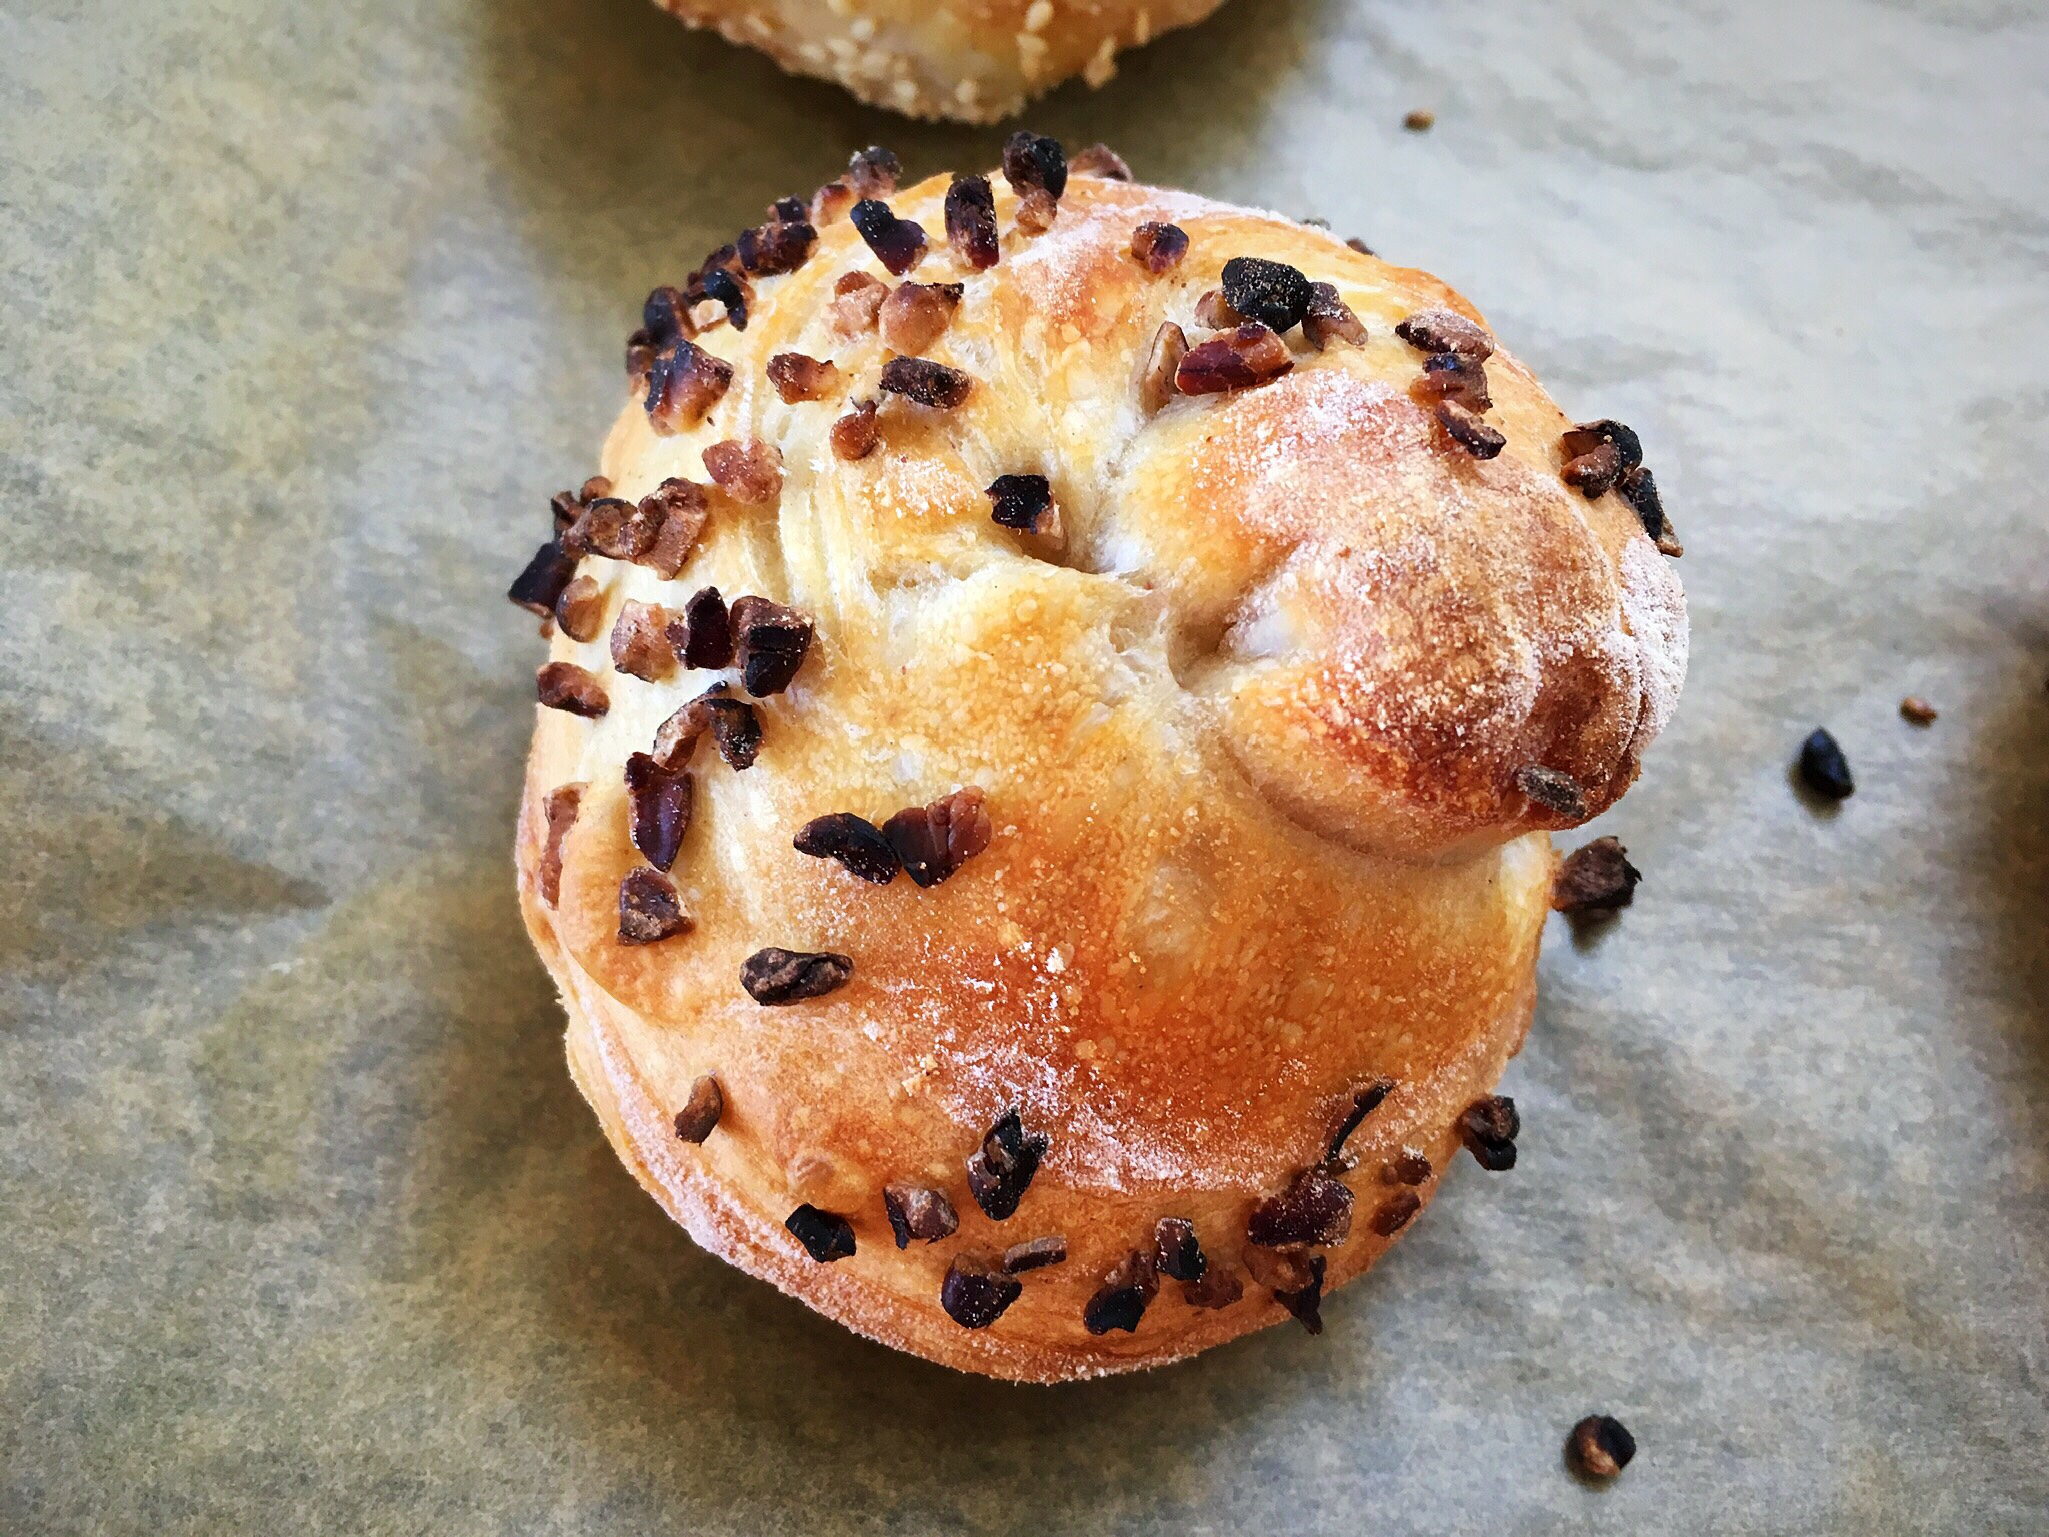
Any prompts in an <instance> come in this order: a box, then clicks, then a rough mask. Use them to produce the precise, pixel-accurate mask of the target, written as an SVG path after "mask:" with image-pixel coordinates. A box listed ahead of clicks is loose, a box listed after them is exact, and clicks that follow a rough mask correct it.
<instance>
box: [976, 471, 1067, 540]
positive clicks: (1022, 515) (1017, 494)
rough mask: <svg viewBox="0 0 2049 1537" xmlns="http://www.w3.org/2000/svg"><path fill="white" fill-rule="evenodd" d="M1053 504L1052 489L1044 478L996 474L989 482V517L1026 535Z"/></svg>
mask: <svg viewBox="0 0 2049 1537" xmlns="http://www.w3.org/2000/svg"><path fill="white" fill-rule="evenodd" d="M1052 505H1053V488H1052V486H1050V485H1049V484H1047V481H1046V477H1045V476H1043V475H998V476H997V477H996V478H995V479H994V480H993V481H991V482H990V483H989V507H990V512H989V516H990V517H991V518H993V519H994V520H995V521H996V522H998V523H1000V524H1001V525H1002V526H1003V527H1005V528H1016V529H1022V530H1025V531H1026V532H1029V531H1031V530H1032V529H1035V528H1037V527H1038V526H1039V519H1040V518H1041V517H1043V516H1044V515H1045V513H1046V511H1047V509H1048V508H1050V507H1051V506H1052Z"/></svg>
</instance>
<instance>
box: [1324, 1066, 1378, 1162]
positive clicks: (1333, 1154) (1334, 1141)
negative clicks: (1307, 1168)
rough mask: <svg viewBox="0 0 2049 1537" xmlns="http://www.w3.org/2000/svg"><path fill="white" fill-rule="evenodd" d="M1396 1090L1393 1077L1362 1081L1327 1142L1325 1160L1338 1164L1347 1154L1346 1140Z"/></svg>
mask: <svg viewBox="0 0 2049 1537" xmlns="http://www.w3.org/2000/svg"><path fill="white" fill-rule="evenodd" d="M1393 1092H1394V1080H1393V1079H1392V1078H1376V1079H1374V1080H1373V1081H1372V1082H1371V1083H1362V1084H1360V1085H1359V1086H1358V1087H1357V1088H1355V1089H1354V1090H1352V1092H1351V1094H1350V1096H1349V1097H1348V1100H1347V1103H1346V1105H1345V1112H1344V1114H1343V1115H1341V1116H1340V1117H1339V1118H1338V1124H1337V1126H1336V1128H1335V1129H1333V1130H1332V1132H1331V1134H1330V1141H1329V1142H1328V1143H1326V1144H1325V1148H1324V1154H1323V1161H1324V1162H1325V1163H1327V1164H1331V1165H1337V1164H1339V1163H1340V1161H1341V1160H1342V1159H1343V1158H1344V1156H1345V1142H1346V1140H1347V1139H1348V1138H1350V1136H1351V1135H1352V1133H1353V1132H1355V1131H1357V1130H1358V1129H1359V1123H1360V1122H1361V1121H1363V1120H1365V1119H1366V1117H1367V1116H1369V1115H1371V1114H1372V1113H1373V1112H1374V1111H1376V1110H1378V1109H1379V1108H1380V1104H1381V1101H1382V1100H1384V1099H1386V1098H1387V1096H1388V1095H1389V1094H1391V1093H1393Z"/></svg>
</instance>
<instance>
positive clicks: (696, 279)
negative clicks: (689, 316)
mask: <svg viewBox="0 0 2049 1537" xmlns="http://www.w3.org/2000/svg"><path fill="white" fill-rule="evenodd" d="M714 272H726V273H730V274H732V275H733V276H735V277H738V276H739V275H740V248H739V246H737V245H735V244H734V243H733V242H731V241H728V242H726V244H724V245H722V246H720V247H719V248H718V249H717V250H715V251H713V252H712V253H711V255H709V256H707V257H705V259H704V260H703V261H701V262H699V263H698V264H697V270H696V271H695V272H693V273H691V274H690V276H689V277H687V278H685V279H684V280H683V298H684V300H685V302H686V303H688V304H689V305H691V306H693V307H694V306H696V305H697V304H699V303H700V302H701V301H703V300H705V299H708V298H710V297H711V292H710V290H709V289H707V288H706V287H705V286H704V280H705V279H706V278H708V277H709V276H711V274H712V273H714ZM685 334H686V335H687V334H688V333H687V332H686V333H685Z"/></svg>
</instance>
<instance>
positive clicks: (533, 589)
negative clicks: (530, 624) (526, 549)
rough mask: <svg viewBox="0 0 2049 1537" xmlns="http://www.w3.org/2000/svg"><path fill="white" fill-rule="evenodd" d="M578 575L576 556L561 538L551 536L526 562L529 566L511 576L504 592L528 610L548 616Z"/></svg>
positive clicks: (544, 616)
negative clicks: (568, 549) (564, 545)
mask: <svg viewBox="0 0 2049 1537" xmlns="http://www.w3.org/2000/svg"><path fill="white" fill-rule="evenodd" d="M575 576H576V557H575V556H574V555H572V554H570V553H569V552H568V551H567V550H565V549H563V548H562V542H561V540H560V539H559V538H556V539H550V540H549V541H548V542H547V543H546V544H544V545H542V546H541V547H540V548H539V549H538V550H536V551H534V558H533V559H532V560H530V561H528V562H527V563H526V569H525V570H524V571H522V572H520V574H519V575H518V576H516V577H514V578H513V579H512V585H511V586H510V587H508V588H507V589H506V590H505V596H506V597H508V598H510V599H511V600H512V601H513V602H515V603H517V604H518V605H519V606H520V607H521V608H523V609H526V610H527V611H528V612H529V613H535V614H539V615H540V616H541V617H542V618H543V619H546V618H547V617H548V616H549V615H550V614H553V613H554V612H555V605H556V604H557V603H558V602H559V601H560V600H561V597H562V594H563V592H564V590H565V589H567V588H568V586H569V584H570V582H571V580H572V579H574V577H575Z"/></svg>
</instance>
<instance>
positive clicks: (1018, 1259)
mask: <svg viewBox="0 0 2049 1537" xmlns="http://www.w3.org/2000/svg"><path fill="white" fill-rule="evenodd" d="M1066 1263H1067V1240H1066V1239H1065V1238H1062V1237H1060V1236H1058V1235H1057V1234H1056V1235H1053V1236H1050V1237H1046V1238H1031V1239H1027V1240H1026V1241H1025V1242H1023V1243H1014V1244H1012V1245H1011V1246H1010V1247H1009V1248H1007V1249H1005V1250H1004V1251H1003V1269H1004V1272H1005V1273H1006V1274H1008V1275H1023V1274H1024V1273H1025V1272H1026V1271H1028V1270H1043V1269H1045V1268H1046V1267H1047V1266H1048V1265H1064V1264H1066Z"/></svg>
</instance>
